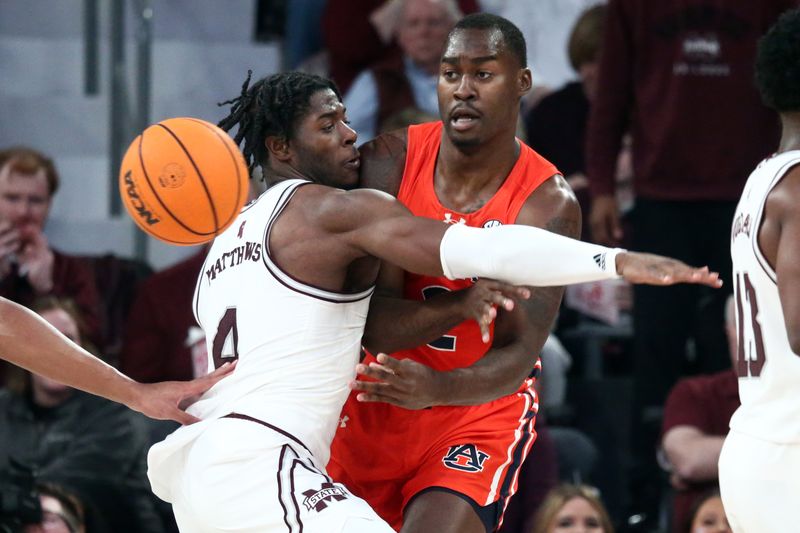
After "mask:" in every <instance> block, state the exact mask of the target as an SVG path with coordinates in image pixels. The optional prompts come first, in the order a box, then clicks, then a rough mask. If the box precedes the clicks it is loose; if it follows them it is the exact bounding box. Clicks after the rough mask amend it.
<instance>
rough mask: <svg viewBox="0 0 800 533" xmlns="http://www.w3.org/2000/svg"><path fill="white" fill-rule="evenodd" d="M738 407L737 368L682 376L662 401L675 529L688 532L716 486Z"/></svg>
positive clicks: (732, 341) (731, 329) (728, 315)
mask: <svg viewBox="0 0 800 533" xmlns="http://www.w3.org/2000/svg"><path fill="white" fill-rule="evenodd" d="M725 329H726V332H727V335H728V343H729V345H730V358H731V362H732V364H734V365H735V364H736V353H737V352H736V317H735V315H734V302H733V297H729V298H728V302H727V305H726V306H725ZM738 407H739V383H738V378H737V376H736V372H735V370H734V369H733V368H729V369H728V370H723V371H722V372H719V373H717V374H712V375H709V376H697V377H692V378H686V379H683V380H681V381H679V382H678V383H677V384H676V385H675V387H674V388H673V389H672V391H671V392H670V394H669V397H668V398H667V403H666V405H665V406H664V424H663V433H662V434H663V438H662V440H661V448H662V450H663V452H664V455H665V458H666V459H667V462H668V466H669V470H670V483H671V485H672V487H673V489H675V496H674V499H673V514H672V518H673V520H672V525H673V527H672V530H673V531H674V532H675V533H678V532H679V531H685V528H686V524H687V523H688V522H689V514H690V511H691V509H692V507H693V506H694V505H695V504H696V503H697V501H698V500H699V498H700V497H701V496H702V495H703V494H704V493H705V492H707V491H708V490H709V489H711V488H713V487H716V486H717V484H718V477H719V469H718V466H717V464H718V462H719V454H720V451H721V450H722V443H723V441H724V440H725V436H726V435H727V434H728V423H729V422H730V419H731V416H733V412H734V411H736V409H737V408H738Z"/></svg>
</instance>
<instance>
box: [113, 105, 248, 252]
mask: <svg viewBox="0 0 800 533" xmlns="http://www.w3.org/2000/svg"><path fill="white" fill-rule="evenodd" d="M248 179H249V174H248V170H247V165H246V164H245V161H244V157H243V156H242V154H241V152H239V147H238V146H236V144H235V143H234V142H233V140H232V139H231V138H230V137H229V136H228V134H227V133H225V132H224V131H222V130H221V129H219V128H218V127H216V126H214V125H213V124H210V123H208V122H205V121H203V120H199V119H195V118H171V119H167V120H163V121H161V122H159V123H157V124H153V125H152V126H149V127H148V128H147V129H146V130H144V132H143V133H142V134H141V135H139V136H138V137H136V139H134V140H133V142H132V143H131V145H130V146H129V147H128V150H127V152H126V153H125V157H124V158H123V159H122V166H121V168H120V173H119V189H120V195H121V196H122V201H123V203H124V204H125V208H126V209H127V210H128V213H129V214H130V216H131V217H132V218H133V220H134V222H136V224H137V225H138V226H139V227H140V228H142V230H144V231H145V232H146V233H148V234H150V235H152V236H153V237H156V238H158V239H160V240H162V241H164V242H167V243H170V244H177V245H183V246H188V245H194V244H202V243H205V242H208V241H210V240H212V239H213V238H214V237H216V236H217V235H219V234H220V233H222V232H223V231H224V230H225V229H226V228H227V227H228V226H230V225H231V223H232V222H233V220H234V219H235V218H236V216H237V215H238V214H239V211H240V210H241V209H242V206H243V205H244V202H245V200H246V199H247V191H248Z"/></svg>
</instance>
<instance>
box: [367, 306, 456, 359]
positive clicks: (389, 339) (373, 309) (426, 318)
mask: <svg viewBox="0 0 800 533" xmlns="http://www.w3.org/2000/svg"><path fill="white" fill-rule="evenodd" d="M460 294H461V291H458V292H449V293H446V294H441V295H437V296H436V297H434V298H431V299H429V300H425V301H415V300H405V299H401V298H391V297H385V296H375V297H373V298H372V301H371V302H370V306H369V315H368V316H367V325H366V327H365V329H364V338H363V340H362V342H363V344H364V346H365V347H366V348H367V349H368V350H369V351H370V352H372V353H376V354H377V353H378V352H383V353H394V352H397V351H399V350H407V349H411V348H416V347H417V346H422V345H423V344H426V343H428V342H431V341H433V340H435V339H438V338H439V337H441V336H442V335H444V334H445V333H447V332H448V331H450V330H451V329H452V328H454V327H455V326H457V325H458V324H460V323H461V322H463V321H464V320H465V318H466V317H465V316H464V313H463V309H462V308H461V306H460V305H459V298H460Z"/></svg>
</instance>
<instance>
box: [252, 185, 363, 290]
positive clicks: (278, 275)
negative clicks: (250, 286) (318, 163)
mask: <svg viewBox="0 0 800 533" xmlns="http://www.w3.org/2000/svg"><path fill="white" fill-rule="evenodd" d="M311 183H312V182H310V181H298V182H294V183H291V184H289V185H288V186H287V187H286V189H285V190H284V191H283V192H282V193H281V196H280V198H278V201H277V202H276V203H275V208H274V210H273V211H272V215H270V217H269V220H268V221H267V225H266V228H265V229H264V240H263V248H264V253H263V254H262V258H263V261H264V266H265V267H267V271H268V272H269V273H270V274H272V277H274V278H275V280H276V281H278V282H279V283H280V284H281V285H283V286H284V287H286V288H287V289H290V290H292V291H294V292H298V293H300V294H303V295H305V296H310V297H312V298H316V299H318V300H323V301H326V302H331V303H352V302H357V301H360V300H363V299H365V298H368V297H370V296H372V293H373V291H374V290H375V286H374V285H373V286H371V287H369V288H368V289H366V290H363V291H361V292H357V293H344V292H335V291H329V290H326V289H322V288H320V287H315V286H313V285H309V284H308V283H305V282H302V281H300V280H298V279H297V278H295V277H294V276H292V275H291V274H289V273H288V272H286V271H284V270H283V269H282V268H281V267H280V266H278V264H277V263H276V262H275V261H274V260H273V259H272V254H271V252H270V248H269V238H270V234H271V233H272V226H273V224H275V221H276V220H278V217H280V215H281V213H283V210H284V208H286V206H287V205H288V204H289V201H290V200H291V199H292V197H293V196H294V193H295V192H297V189H299V188H300V187H302V186H303V185H309V184H311Z"/></svg>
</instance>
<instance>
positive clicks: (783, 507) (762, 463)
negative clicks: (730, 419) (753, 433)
mask: <svg viewBox="0 0 800 533" xmlns="http://www.w3.org/2000/svg"><path fill="white" fill-rule="evenodd" d="M719 486H720V492H721V494H722V504H723V506H724V507H725V514H726V515H727V516H728V522H729V523H730V525H731V529H733V531H734V533H764V532H773V531H774V532H781V531H796V530H797V506H798V501H800V445H797V444H777V443H774V442H768V441H764V440H760V439H756V438H753V437H750V436H749V435H745V434H743V433H738V432H736V431H733V430H731V432H730V433H729V434H728V436H727V437H726V438H725V444H724V445H723V446H722V453H721V454H720V457H719Z"/></svg>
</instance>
